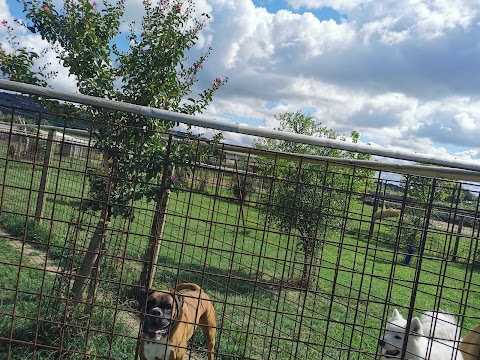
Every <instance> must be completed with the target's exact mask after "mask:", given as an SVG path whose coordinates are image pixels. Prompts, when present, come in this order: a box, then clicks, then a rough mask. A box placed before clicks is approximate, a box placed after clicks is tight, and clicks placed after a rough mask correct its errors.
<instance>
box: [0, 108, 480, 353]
mask: <svg viewBox="0 0 480 360" xmlns="http://www.w3.org/2000/svg"><path fill="white" fill-rule="evenodd" d="M1 110H2V113H3V121H4V125H3V126H2V128H1V129H0V166H1V170H2V171H1V172H0V183H1V193H0V196H1V198H0V205H1V215H0V225H1V236H0V248H1V251H0V290H1V291H0V353H1V354H3V355H0V357H4V358H7V359H27V358H28V359H30V358H32V359H34V358H35V359H65V358H68V359H70V358H71V359H77V358H78V359H83V358H92V359H93V358H95V359H102V358H104V359H107V358H113V359H132V358H135V357H136V356H138V355H139V352H141V350H140V349H139V338H140V337H141V334H142V331H143V330H142V325H141V319H143V317H144V311H142V310H139V308H141V305H142V304H141V301H140V304H139V299H140V298H141V297H140V296H138V294H141V293H142V291H144V290H145V288H146V287H148V284H149V283H150V282H151V283H152V284H153V285H152V286H153V288H155V289H165V290H169V289H171V288H173V287H175V285H177V284H179V283H196V284H198V285H200V287H201V288H202V289H203V290H204V291H205V292H206V293H207V294H208V296H209V297H210V299H211V301H212V303H213V307H214V309H215V313H216V318H217V323H216V330H217V332H216V345H215V349H214V352H215V357H216V358H218V359H234V358H238V359H372V358H380V356H381V351H382V349H381V348H380V347H379V346H378V341H379V340H380V339H382V338H383V336H384V329H385V326H386V324H387V320H388V318H390V315H391V313H392V311H393V309H394V308H397V309H398V310H399V311H400V312H401V313H403V315H404V317H405V318H407V315H408V318H409V319H410V318H412V315H413V316H418V315H420V314H421V313H422V312H423V311H432V310H439V309H440V310H444V311H449V312H450V313H451V314H453V315H455V317H456V318H457V320H458V324H459V325H458V326H459V327H458V329H459V332H461V335H462V336H464V335H465V334H466V333H468V331H470V330H471V329H472V328H473V327H474V326H476V325H477V324H478V323H479V322H480V320H479V315H478V311H479V310H480V309H479V308H480V301H479V300H480V274H479V271H480V249H479V246H478V245H479V244H478V237H479V236H478V235H479V228H480V224H479V220H480V217H479V211H478V209H479V204H480V200H479V196H478V195H479V190H480V187H479V186H478V184H476V183H473V182H471V183H468V182H466V181H462V182H459V181H454V180H451V179H450V180H448V179H444V178H430V177H423V176H420V175H418V174H411V173H405V172H404V171H402V172H397V173H395V172H393V171H389V172H386V171H384V170H382V168H381V167H380V166H378V167H376V166H374V164H373V163H370V165H369V166H368V167H367V166H360V165H355V164H354V165H346V164H345V163H342V162H340V161H336V160H335V159H318V158H317V159H313V158H311V157H305V156H303V157H302V156H297V155H291V154H290V155H288V156H287V155H285V154H281V153H275V152H262V151H258V150H256V149H253V148H245V147H240V146H233V145H227V144H223V143H216V142H209V141H208V140H205V139H201V138H197V137H192V136H190V135H188V136H182V134H180V133H178V132H176V133H165V134H161V139H162V140H161V144H162V146H169V144H170V145H172V144H177V145H178V146H184V147H188V149H189V154H190V157H189V160H188V161H185V160H184V159H183V160H179V159H178V158H174V157H172V158H169V157H168V156H163V157H158V156H155V155H154V154H153V155H149V156H150V158H149V159H150V160H151V162H152V163H163V164H166V163H168V165H169V168H171V169H174V171H171V172H169V173H166V172H164V174H163V176H162V177H161V178H162V179H163V181H159V182H158V192H159V193H161V194H162V196H157V202H155V201H150V202H148V201H146V200H144V198H142V197H138V199H137V198H135V196H133V197H132V198H133V199H134V200H132V201H131V202H130V203H129V204H128V205H127V206H128V208H129V211H125V212H124V214H122V215H112V216H111V218H110V219H109V222H108V223H107V222H103V223H102V222H99V217H100V213H101V212H102V209H105V208H108V207H109V206H111V205H112V204H115V201H116V198H115V194H114V193H113V191H110V193H109V194H108V196H107V197H106V198H102V199H99V198H96V197H95V196H94V194H93V193H92V191H91V190H92V187H94V186H96V183H94V182H95V181H98V182H99V183H102V184H103V183H104V182H105V181H107V182H108V181H112V180H111V179H108V176H106V175H105V174H104V173H102V163H103V162H104V160H105V159H104V154H103V153H102V152H101V151H99V150H98V149H97V147H96V144H95V138H94V137H93V136H92V135H91V134H92V131H91V130H92V129H94V128H95V121H98V120H95V119H86V118H73V117H66V116H61V115H60V116H56V117H55V115H53V114H51V116H52V117H54V118H55V119H56V120H57V121H56V123H57V125H58V124H59V123H60V124H63V125H62V126H60V128H56V129H52V128H51V127H50V128H48V127H45V126H43V125H40V124H43V122H42V119H43V116H44V115H45V114H41V113H37V112H28V111H27V110H23V111H22V113H21V114H22V115H21V116H22V118H23V119H24V120H26V121H23V123H21V122H20V121H18V116H17V113H16V110H17V109H15V108H5V107H4V108H2V109H1ZM76 123H81V124H82V126H83V127H84V128H85V129H87V130H90V131H88V132H84V133H81V132H79V131H76V133H75V131H74V132H73V133H72V130H71V129H69V128H70V127H71V126H72V124H76ZM25 124H30V125H29V126H26V125H25ZM45 128H46V129H47V130H45ZM79 134H80V135H79ZM138 146H139V148H140V147H141V146H142V143H141V142H140V143H139V144H138ZM172 146H173V145H172ZM205 149H207V150H205ZM205 154H207V155H205ZM112 166H115V165H112ZM118 166H120V165H118ZM92 174H95V175H96V177H92ZM459 180H461V179H459ZM102 181H103V182H102ZM152 181H158V179H157V180H152ZM141 187H142V184H140V183H137V184H135V183H132V184H131V188H132V191H133V192H135V191H139V192H140V189H141ZM92 204H97V206H96V207H95V206H92ZM87 205H88V206H87ZM99 228H101V229H100V230H102V231H101V232H100V233H101V234H102V238H101V248H100V249H98V250H92V249H91V248H89V242H90V239H91V238H92V237H94V236H95V234H98V233H99ZM152 234H154V235H155V236H152ZM152 240H153V242H152ZM89 253H90V254H91V253H95V255H96V257H95V259H94V260H95V261H94V263H93V271H92V272H91V273H90V274H89V275H88V276H86V277H85V278H82V279H81V282H82V283H84V284H85V287H86V290H85V294H84V295H83V296H82V297H81V299H80V300H79V299H78V298H75V297H74V296H73V295H72V288H73V287H74V283H75V282H76V281H79V279H80V278H81V277H80V276H79V275H78V274H79V269H80V268H81V267H82V264H83V262H84V259H85V258H86V256H87V255H88V254H89ZM145 269H147V271H146V270H145ZM152 269H155V272H152ZM145 271H146V272H145ZM145 274H146V275H147V277H146V278H145ZM153 274H154V275H153ZM152 276H154V277H153V278H151V277H152ZM139 305H140V306H139ZM188 350H189V351H188V352H187V357H188V358H192V359H203V358H206V357H207V348H206V345H205V343H204V341H203V339H202V336H201V334H200V333H198V334H197V333H195V335H194V336H193V338H192V340H191V341H190V342H189V343H188ZM397 357H399V356H397ZM449 358H450V357H449ZM452 358H454V357H452Z"/></svg>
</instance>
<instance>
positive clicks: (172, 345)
mask: <svg viewBox="0 0 480 360" xmlns="http://www.w3.org/2000/svg"><path fill="white" fill-rule="evenodd" d="M182 290H191V291H188V292H186V293H183V294H179V293H178V292H179V291H182ZM197 325H199V326H200V328H201V329H202V332H203V337H204V338H205V341H206V342H207V345H208V360H213V350H214V347H215V332H216V326H217V322H216V320H215V310H214V308H213V305H212V302H211V301H210V298H209V297H208V296H207V294H205V291H203V290H202V289H201V288H200V286H198V285H197V284H192V283H185V284H179V285H177V286H176V287H175V288H174V289H172V290H170V291H161V290H152V291H150V292H149V293H148V298H147V308H146V312H145V320H144V322H143V334H142V337H141V339H140V349H139V350H140V358H141V359H142V360H183V357H184V355H185V351H186V347H187V341H188V340H189V339H190V338H191V337H192V335H193V333H194V331H195V329H196V326H197Z"/></svg>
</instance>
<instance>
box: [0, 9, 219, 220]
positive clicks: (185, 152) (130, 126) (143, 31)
mask: <svg viewBox="0 0 480 360" xmlns="http://www.w3.org/2000/svg"><path fill="white" fill-rule="evenodd" d="M19 1H20V2H21V3H22V4H23V9H24V13H25V16H26V19H27V23H26V24H24V26H25V27H26V28H27V29H28V31H30V32H32V33H36V34H39V35H41V37H42V38H43V39H45V40H47V41H48V43H49V44H50V46H51V48H52V49H53V50H54V51H55V53H56V55H57V58H58V60H59V62H60V64H61V65H63V66H64V67H65V68H67V69H68V72H69V74H70V76H71V77H72V79H74V81H75V82H76V85H77V87H78V90H79V92H80V93H82V94H87V95H92V96H97V97H102V98H108V99H113V100H118V101H125V102H130V103H135V104H138V105H144V106H152V107H156V108H162V109H166V110H173V111H177V112H183V113H187V114H196V113H199V112H202V111H203V110H204V109H205V108H206V107H207V106H208V104H209V103H210V102H211V101H212V99H213V94H214V93H215V91H217V90H218V89H219V88H220V87H221V86H222V85H223V84H224V83H225V82H226V79H225V80H224V79H222V78H220V77H217V78H215V79H212V82H211V84H210V86H209V87H207V88H206V89H204V90H200V91H199V92H198V93H197V94H196V95H195V94H193V89H194V88H196V86H195V84H196V83H197V75H198V73H199V72H200V71H201V69H202V67H203V64H204V62H205V61H206V60H207V59H208V56H209V55H210V52H211V49H207V51H206V52H205V53H204V54H202V55H201V56H200V57H199V58H197V59H195V60H194V61H192V60H191V59H190V58H189V57H188V55H189V53H190V51H191V50H192V47H193V46H194V45H195V44H196V42H197V40H198V36H199V34H200V32H201V31H202V29H203V28H204V27H205V25H206V23H207V21H208V18H209V16H208V14H201V15H199V16H198V17H196V16H195V15H194V10H195V8H194V1H193V0H187V1H183V2H181V1H173V2H172V1H164V0H161V1H158V2H156V3H155V4H153V3H151V2H150V1H148V0H144V1H143V5H144V16H143V18H142V21H141V24H139V25H136V24H133V23H132V24H124V23H123V21H122V17H123V15H124V11H125V8H124V0H119V1H117V2H116V3H112V2H111V1H107V0H104V1H103V2H102V3H97V2H95V1H94V2H89V1H86V0H65V1H64V2H63V6H55V5H54V4H53V3H52V2H51V1H38V0H19ZM2 24H3V23H2ZM0 26H2V25H0ZM3 26H7V27H8V31H9V33H10V35H11V36H10V44H9V46H8V48H7V47H6V46H2V47H1V48H0V71H1V73H2V75H3V77H5V78H9V79H11V80H16V81H22V82H27V83H31V84H36V85H41V86H46V85H47V80H48V78H50V77H53V76H55V73H53V72H50V73H49V72H47V68H46V67H45V68H39V69H35V68H34V64H35V63H36V61H37V59H38V57H39V56H38V55H37V54H36V53H35V52H34V51H33V50H32V49H29V48H27V47H25V46H23V45H21V44H19V43H18V41H16V38H15V36H14V35H13V28H12V27H10V26H9V25H8V24H3ZM122 37H123V38H124V39H125V40H124V41H123V42H122V41H120V39H121V38H122ZM122 44H127V45H126V46H125V45H123V46H122ZM77 110H78V109H77ZM81 110H82V112H83V113H84V114H85V113H86V114H88V115H89V116H91V117H94V118H95V122H94V126H93V127H94V129H93V130H94V132H95V134H96V136H97V139H96V146H97V148H99V149H100V150H102V151H104V154H106V155H105V157H106V159H107V160H108V169H107V170H106V171H105V172H104V173H103V174H98V173H92V178H91V180H92V185H93V186H92V194H91V195H92V198H93V199H94V201H93V202H92V203H91V204H90V205H91V206H92V208H93V209H94V210H98V209H99V207H100V206H101V205H100V203H101V202H104V201H106V200H107V197H109V198H110V199H111V200H113V205H112V207H111V209H110V210H111V212H112V214H114V215H123V216H127V215H128V214H129V213H128V209H129V206H128V204H129V202H131V201H133V200H138V199H141V198H143V197H146V198H147V199H149V200H153V199H155V198H156V197H157V196H158V193H159V191H158V184H159V183H160V178H161V175H160V174H162V173H164V172H163V164H164V163H163V161H162V159H163V157H164V156H165V154H166V152H167V145H166V141H165V139H164V136H163V135H162V133H165V132H166V131H168V130H169V129H171V128H172V127H173V126H174V125H175V124H173V123H171V122H167V121H161V120H158V119H154V118H150V117H146V116H139V115H132V114H124V113H119V112H115V111H110V110H105V109H101V108H91V107H86V108H82V109H81ZM192 152H193V151H192V150H191V149H188V147H185V146H183V147H180V146H178V145H177V144H174V145H173V148H172V149H170V163H172V162H178V163H179V164H185V163H188V162H189V161H190V160H191V158H192ZM107 181H108V182H109V183H110V185H109V189H108V191H106V190H105V189H106V183H107ZM102 189H103V190H102Z"/></svg>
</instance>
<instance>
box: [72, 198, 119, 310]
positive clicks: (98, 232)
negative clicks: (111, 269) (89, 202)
mask: <svg viewBox="0 0 480 360" xmlns="http://www.w3.org/2000/svg"><path fill="white" fill-rule="evenodd" d="M109 225H110V216H109V215H107V210H106V207H105V209H104V210H102V216H101V218H100V220H99V221H98V223H97V226H96V228H95V232H94V233H93V235H92V238H91V239H90V245H89V246H88V250H87V253H86V254H85V258H84V259H83V263H82V266H81V267H80V269H79V270H78V271H77V275H76V276H75V282H74V284H73V287H72V294H73V299H74V300H76V301H81V300H82V296H83V292H84V291H85V287H86V286H87V283H88V280H89V278H90V277H91V275H92V270H93V268H94V266H95V262H96V261H97V258H98V255H99V254H100V251H102V243H103V239H104V237H105V234H106V232H107V230H108V228H109ZM97 266H98V267H99V266H100V264H98V265H97Z"/></svg>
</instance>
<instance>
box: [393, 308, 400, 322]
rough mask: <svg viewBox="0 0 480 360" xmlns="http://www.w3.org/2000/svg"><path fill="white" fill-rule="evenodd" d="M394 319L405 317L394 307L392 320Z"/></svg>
mask: <svg viewBox="0 0 480 360" xmlns="http://www.w3.org/2000/svg"><path fill="white" fill-rule="evenodd" d="M394 319H403V316H402V315H401V314H400V313H399V312H398V310H397V309H393V314H392V320H394Z"/></svg>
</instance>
